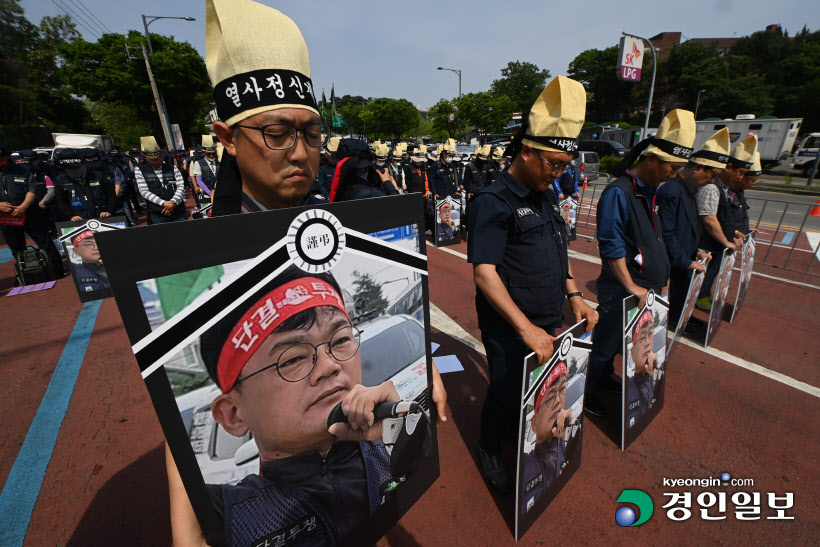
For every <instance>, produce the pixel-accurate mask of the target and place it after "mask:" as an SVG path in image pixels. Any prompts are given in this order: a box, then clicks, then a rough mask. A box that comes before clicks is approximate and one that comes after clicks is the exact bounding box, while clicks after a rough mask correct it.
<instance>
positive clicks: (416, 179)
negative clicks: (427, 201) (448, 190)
mask: <svg viewBox="0 0 820 547" xmlns="http://www.w3.org/2000/svg"><path fill="white" fill-rule="evenodd" d="M426 155H427V147H426V146H425V145H423V144H422V145H420V146H419V147H418V148H416V149H415V150H413V155H412V156H411V157H410V164H409V165H407V166H406V167H405V170H404V180H405V184H406V185H407V193H408V194H412V193H420V194H424V197H426V198H430V197H432V193H431V192H430V188H431V187H430V180H429V178H428V176H427V168H426V163H427V158H426V157H425V156H426Z"/></svg>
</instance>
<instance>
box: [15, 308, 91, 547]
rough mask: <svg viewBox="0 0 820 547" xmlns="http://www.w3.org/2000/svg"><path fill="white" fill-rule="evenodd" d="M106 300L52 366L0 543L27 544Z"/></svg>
mask: <svg viewBox="0 0 820 547" xmlns="http://www.w3.org/2000/svg"><path fill="white" fill-rule="evenodd" d="M101 303H102V300H97V301H94V302H87V303H86V304H85V305H83V308H82V310H80V315H79V317H77V322H76V323H75V324H74V329H73V330H72V331H71V335H70V336H69V338H68V342H67V343H66V345H65V348H64V349H63V354H62V355H61V356H60V360H59V361H58V362H57V366H56V367H55V368H54V373H53V374H52V375H51V381H50V382H49V383H48V388H46V392H45V395H43V399H42V401H41V402H40V407H39V408H38V409H37V414H35V416H34V420H33V421H32V422H31V426H30V427H29V430H28V433H27V434H26V439H25V441H23V446H22V447H21V448H20V452H19V453H18V454H17V459H16V460H14V465H13V466H12V468H11V472H10V473H9V477H8V480H6V484H5V486H3V491H2V493H0V545H3V546H13V547H18V546H21V545H23V541H24V540H25V538H26V532H27V531H28V526H29V522H30V521H31V514H32V512H33V511H34V505H35V504H36V503H37V497H38V496H39V495H40V488H41V487H42V485H43V479H44V478H45V475H46V469H47V468H48V464H49V462H50V461H51V454H52V452H53V451H54V444H55V443H56V442H57V435H58V433H59V432H60V427H61V426H62V424H63V418H65V414H66V412H67V411H68V403H69V402H70V401H71V395H72V394H73V393H74V385H75V384H76V382H77V375H78V374H79V372H80V367H81V365H82V363H83V359H84V358H85V352H86V350H87V349H88V342H89V341H90V340H91V333H92V332H93V331H94V323H95V322H96V320H97V313H98V312H99V310H100V304H101Z"/></svg>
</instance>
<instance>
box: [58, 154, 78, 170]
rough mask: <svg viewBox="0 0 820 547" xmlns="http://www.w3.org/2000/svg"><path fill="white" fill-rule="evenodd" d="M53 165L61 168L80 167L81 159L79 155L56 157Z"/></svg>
mask: <svg viewBox="0 0 820 547" xmlns="http://www.w3.org/2000/svg"><path fill="white" fill-rule="evenodd" d="M54 163H56V164H57V165H60V166H62V167H82V165H83V158H82V156H80V155H79V154H75V153H68V154H64V155H61V156H58V157H57V159H56V160H54Z"/></svg>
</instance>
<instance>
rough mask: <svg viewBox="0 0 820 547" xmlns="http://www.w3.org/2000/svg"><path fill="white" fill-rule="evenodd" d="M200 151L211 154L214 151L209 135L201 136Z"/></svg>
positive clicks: (212, 140) (214, 146) (212, 141)
mask: <svg viewBox="0 0 820 547" xmlns="http://www.w3.org/2000/svg"><path fill="white" fill-rule="evenodd" d="M202 149H203V150H207V151H209V152H213V151H215V150H216V145H215V144H214V138H213V137H212V136H211V135H202Z"/></svg>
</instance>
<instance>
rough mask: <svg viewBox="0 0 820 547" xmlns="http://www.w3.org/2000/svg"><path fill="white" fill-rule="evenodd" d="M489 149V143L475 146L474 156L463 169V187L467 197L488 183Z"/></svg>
mask: <svg viewBox="0 0 820 547" xmlns="http://www.w3.org/2000/svg"><path fill="white" fill-rule="evenodd" d="M489 149H490V147H489V145H487V146H482V147H480V148H477V149H476V151H475V158H473V160H472V161H470V163H468V164H467V167H465V169H464V189H465V190H466V192H467V199H470V198H471V197H473V195H475V194H477V193H479V192H480V191H481V190H483V189H484V188H485V187H486V186H487V185H488V184H489V180H488V177H487V170H488V169H489V165H488V164H487V160H488V158H489Z"/></svg>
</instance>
